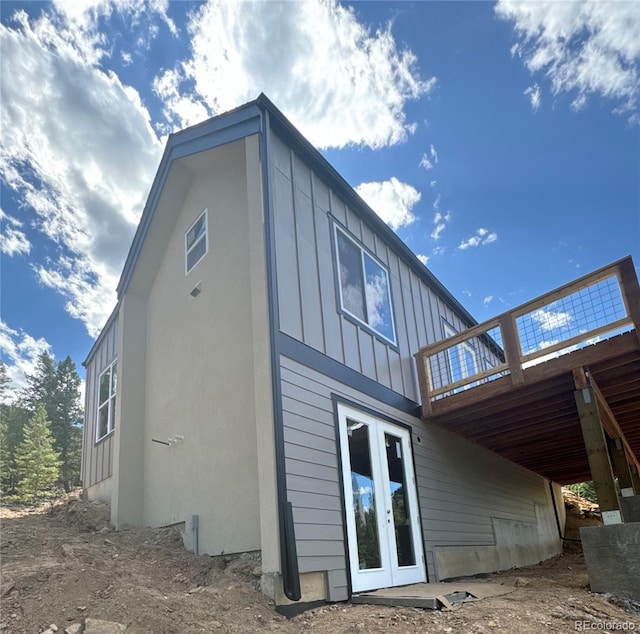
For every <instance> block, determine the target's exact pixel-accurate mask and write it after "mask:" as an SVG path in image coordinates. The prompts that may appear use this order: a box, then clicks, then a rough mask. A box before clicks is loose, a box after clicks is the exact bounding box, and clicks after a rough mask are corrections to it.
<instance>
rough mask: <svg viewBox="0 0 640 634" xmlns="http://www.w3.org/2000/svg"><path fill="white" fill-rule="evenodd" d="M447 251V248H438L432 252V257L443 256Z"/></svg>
mask: <svg viewBox="0 0 640 634" xmlns="http://www.w3.org/2000/svg"><path fill="white" fill-rule="evenodd" d="M446 250H447V247H440V246H438V247H436V248H435V249H434V250H433V251H432V252H431V255H442V254H443V253H444V252H445V251H446Z"/></svg>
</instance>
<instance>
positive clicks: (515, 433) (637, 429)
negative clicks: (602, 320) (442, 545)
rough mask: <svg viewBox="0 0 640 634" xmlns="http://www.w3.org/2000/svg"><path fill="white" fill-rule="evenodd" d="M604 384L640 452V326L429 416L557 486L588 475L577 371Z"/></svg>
mask: <svg viewBox="0 0 640 634" xmlns="http://www.w3.org/2000/svg"><path fill="white" fill-rule="evenodd" d="M580 368H584V369H585V370H586V371H587V372H588V374H589V375H590V376H591V378H592V379H593V381H595V384H597V386H598V387H599V389H600V391H601V393H602V395H603V397H604V399H605V401H606V403H607V405H608V407H609V409H610V411H611V412H612V414H613V416H614V417H615V419H616V420H617V422H618V424H619V426H620V429H621V430H622V432H623V434H624V435H625V437H626V439H627V442H628V443H629V446H630V447H631V449H632V451H633V452H634V453H635V455H636V456H640V345H639V341H638V336H637V334H636V331H635V330H632V331H629V332H626V333H624V334H621V335H618V336H616V337H613V338H611V339H606V340H604V341H600V342H599V343H596V344H593V345H591V346H588V347H586V348H582V349H581V350H578V351H576V352H572V353H570V354H565V355H562V356H560V357H557V358H555V359H551V360H549V361H545V362H544V363H540V364H538V365H535V366H533V367H530V368H527V369H525V370H524V384H523V385H521V386H518V387H514V386H513V385H512V382H511V379H510V377H509V376H505V377H502V378H499V379H496V380H495V381H492V382H489V383H484V384H481V385H478V386H476V387H472V388H470V389H467V390H464V391H461V392H459V393H457V394H452V395H450V396H447V397H445V398H442V399H439V400H436V401H434V402H433V403H432V416H431V417H430V418H428V419H427V421H430V422H432V423H434V424H437V425H440V426H441V427H444V428H445V429H448V430H450V431H454V432H456V433H458V434H460V435H462V436H464V437H465V438H467V439H469V440H471V441H473V442H475V443H477V444H479V445H481V446H483V447H485V448H487V449H490V450H492V451H495V452H496V453H498V454H500V455H501V456H504V457H505V458H508V459H509V460H512V461H513V462H515V463H517V464H520V465H522V466H523V467H526V468H527V469H530V470H532V471H535V472H536V473H539V474H541V475H543V476H545V477H547V478H549V479H550V480H553V481H555V482H559V483H560V484H569V483H573V482H582V481H585V480H590V479H591V472H590V468H589V461H588V459H587V452H586V449H585V444H584V440H583V436H582V431H581V427H580V419H579V417H578V410H577V407H576V402H575V396H574V393H575V391H576V386H575V383H574V375H573V370H577V369H580Z"/></svg>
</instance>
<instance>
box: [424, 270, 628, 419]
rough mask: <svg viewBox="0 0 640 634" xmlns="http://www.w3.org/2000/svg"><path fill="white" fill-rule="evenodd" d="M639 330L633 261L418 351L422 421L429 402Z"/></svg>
mask: <svg viewBox="0 0 640 634" xmlns="http://www.w3.org/2000/svg"><path fill="white" fill-rule="evenodd" d="M639 324H640V290H639V287H638V279H637V276H636V273H635V269H634V266H633V261H632V260H631V258H630V257H627V258H624V259H622V260H619V261H618V262H614V263H613V264H610V265H608V266H605V267H604V268H602V269H599V270H598V271H595V272H593V273H590V274H589V275H585V276H584V277H581V278H580V279H577V280H575V281H573V282H570V283H569V284H565V285H564V286H562V287H560V288H557V289H555V290H553V291H551V292H549V293H546V294H545V295H542V296H540V297H538V298H536V299H534V300H532V301H530V302H527V303H525V304H522V305H521V306H518V307H517V308H514V309H512V310H509V311H507V312H505V313H503V314H502V315H499V316H497V317H494V318H493V319H489V320H488V321H485V322H484V323H482V324H478V325H477V326H474V327H472V328H469V329H468V330H465V331H463V332H461V333H458V334H456V335H454V336H452V337H449V338H447V339H444V340H442V341H439V342H437V343H434V344H431V345H428V346H425V347H423V348H421V349H420V350H419V351H418V352H417V353H416V354H415V359H416V363H417V368H418V377H419V381H420V392H421V398H422V409H423V416H428V415H429V414H430V412H431V404H432V403H433V402H434V401H436V400H438V399H442V398H446V397H447V396H449V395H451V394H456V393H458V392H460V391H462V390H469V389H473V388H475V387H478V386H481V385H484V384H486V383H489V382H491V381H493V380H495V379H497V378H500V377H504V376H511V382H512V384H513V385H514V386H518V385H521V384H522V383H523V382H524V370H525V369H526V368H528V367H530V366H533V365H536V364H538V363H543V362H544V361H547V360H549V359H553V358H556V357H558V356H560V355H563V354H567V353H569V352H573V351H575V350H578V349H580V348H583V347H585V346H588V345H591V344H594V343H597V342H598V341H601V340H603V339H607V338H609V337H612V336H614V335H616V334H620V333H622V332H625V331H627V330H632V329H633V328H634V327H636V328H637V326H638V325H639Z"/></svg>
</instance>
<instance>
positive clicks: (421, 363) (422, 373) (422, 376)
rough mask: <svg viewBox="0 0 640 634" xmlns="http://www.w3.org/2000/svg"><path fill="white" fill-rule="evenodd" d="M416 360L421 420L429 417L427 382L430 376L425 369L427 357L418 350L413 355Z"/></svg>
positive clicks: (429, 405) (429, 397)
mask: <svg viewBox="0 0 640 634" xmlns="http://www.w3.org/2000/svg"><path fill="white" fill-rule="evenodd" d="M414 358H415V361H416V369H417V371H418V387H419V388H420V400H421V401H422V420H426V419H427V418H431V414H432V409H431V391H430V390H429V383H430V381H431V378H430V376H429V371H428V370H427V363H428V362H429V357H427V356H426V355H425V354H422V353H420V352H418V353H417V354H416V355H414Z"/></svg>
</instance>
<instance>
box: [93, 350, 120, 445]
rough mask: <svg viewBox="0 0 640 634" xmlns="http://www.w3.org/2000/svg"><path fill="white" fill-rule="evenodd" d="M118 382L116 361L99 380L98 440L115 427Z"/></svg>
mask: <svg viewBox="0 0 640 634" xmlns="http://www.w3.org/2000/svg"><path fill="white" fill-rule="evenodd" d="M117 384H118V369H117V363H116V362H115V361H114V362H113V363H112V364H111V365H110V366H109V367H108V368H107V369H106V370H105V371H104V372H103V373H102V374H101V375H100V380H99V381H98V428H97V430H96V442H97V441H98V440H100V439H101V438H104V437H105V436H106V435H107V434H110V433H111V432H112V431H113V430H114V428H115V420H116V387H117Z"/></svg>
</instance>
